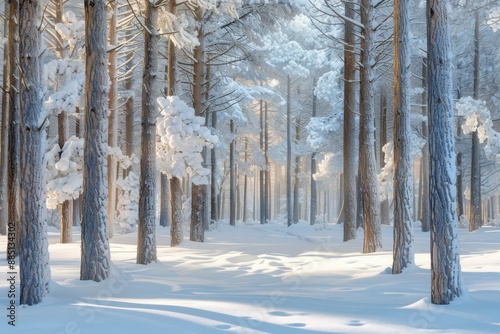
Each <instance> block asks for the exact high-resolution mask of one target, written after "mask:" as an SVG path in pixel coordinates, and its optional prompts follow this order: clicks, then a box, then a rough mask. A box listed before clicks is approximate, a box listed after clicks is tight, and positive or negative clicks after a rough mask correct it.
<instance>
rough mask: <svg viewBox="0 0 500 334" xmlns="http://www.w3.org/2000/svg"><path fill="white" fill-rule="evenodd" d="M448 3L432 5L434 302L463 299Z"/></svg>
mask: <svg viewBox="0 0 500 334" xmlns="http://www.w3.org/2000/svg"><path fill="white" fill-rule="evenodd" d="M447 6H448V1H447V0H428V1H427V8H426V17H427V57H428V58H427V71H428V76H427V80H428V84H427V86H428V92H427V95H428V97H427V101H428V112H429V156H430V167H431V169H430V191H429V194H430V209H431V302H432V303H434V304H449V303H450V302H451V301H452V300H453V299H455V298H456V297H459V296H460V295H462V292H463V290H462V278H461V271H460V257H459V253H458V226H457V225H458V224H457V216H456V196H455V195H456V189H455V181H456V175H455V167H454V164H455V151H454V137H453V130H452V126H453V100H452V79H451V43H450V33H449V27H448V13H447Z"/></svg>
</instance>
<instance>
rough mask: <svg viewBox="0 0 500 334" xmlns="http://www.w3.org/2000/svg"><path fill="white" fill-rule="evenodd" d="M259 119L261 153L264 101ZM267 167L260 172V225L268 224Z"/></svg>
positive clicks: (261, 104)
mask: <svg viewBox="0 0 500 334" xmlns="http://www.w3.org/2000/svg"><path fill="white" fill-rule="evenodd" d="M259 117H260V133H259V144H260V149H261V152H264V101H262V100H260V101H259ZM265 168H266V167H265V166H262V167H261V168H260V171H259V192H260V196H259V197H260V209H259V212H260V223H261V224H265V223H266V202H267V199H266V198H265V191H264V190H265V182H264V181H265Z"/></svg>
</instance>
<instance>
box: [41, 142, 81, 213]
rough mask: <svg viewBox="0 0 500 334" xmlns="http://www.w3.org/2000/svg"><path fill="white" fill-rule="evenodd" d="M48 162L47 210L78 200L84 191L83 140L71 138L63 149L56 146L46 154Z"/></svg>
mask: <svg viewBox="0 0 500 334" xmlns="http://www.w3.org/2000/svg"><path fill="white" fill-rule="evenodd" d="M45 160H46V161H47V165H46V169H47V181H48V182H47V200H46V203H47V208H49V209H55V208H56V207H57V205H58V204H62V203H63V202H65V201H67V200H72V199H76V198H78V196H80V194H81V193H82V190H83V177H82V169H83V139H82V138H78V137H76V136H72V137H70V138H69V139H68V140H67V141H66V143H65V144H64V146H63V148H62V149H61V148H60V147H59V145H58V144H55V145H54V146H53V147H52V149H51V150H50V151H49V152H47V153H46V154H45Z"/></svg>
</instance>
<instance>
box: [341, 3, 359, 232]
mask: <svg viewBox="0 0 500 334" xmlns="http://www.w3.org/2000/svg"><path fill="white" fill-rule="evenodd" d="M344 8H345V16H346V17H347V18H348V20H346V21H345V30H344V42H345V44H344V130H343V131H344V134H343V138H344V144H343V145H344V167H343V169H344V172H343V174H344V181H343V182H344V190H343V196H342V197H343V199H344V204H343V208H344V209H343V215H344V241H349V240H353V239H355V238H356V208H357V203H356V193H357V191H356V189H357V184H356V173H357V171H358V165H357V163H358V159H357V155H358V152H357V148H358V126H357V125H356V113H355V108H356V53H355V44H356V28H355V25H354V24H353V23H352V22H351V21H350V20H354V18H355V16H356V9H355V4H354V2H349V1H347V2H345V4H344Z"/></svg>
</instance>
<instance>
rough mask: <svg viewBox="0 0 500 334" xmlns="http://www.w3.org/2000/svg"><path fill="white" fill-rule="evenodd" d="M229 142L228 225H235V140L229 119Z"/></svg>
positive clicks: (232, 126) (232, 124) (231, 121)
mask: <svg viewBox="0 0 500 334" xmlns="http://www.w3.org/2000/svg"><path fill="white" fill-rule="evenodd" d="M229 124H230V125H229V126H230V134H231V143H230V144H229V182H230V184H229V225H231V226H235V225H236V161H235V147H234V146H235V142H236V140H235V139H236V138H235V136H236V133H235V129H234V121H233V120H230V121H229Z"/></svg>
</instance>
